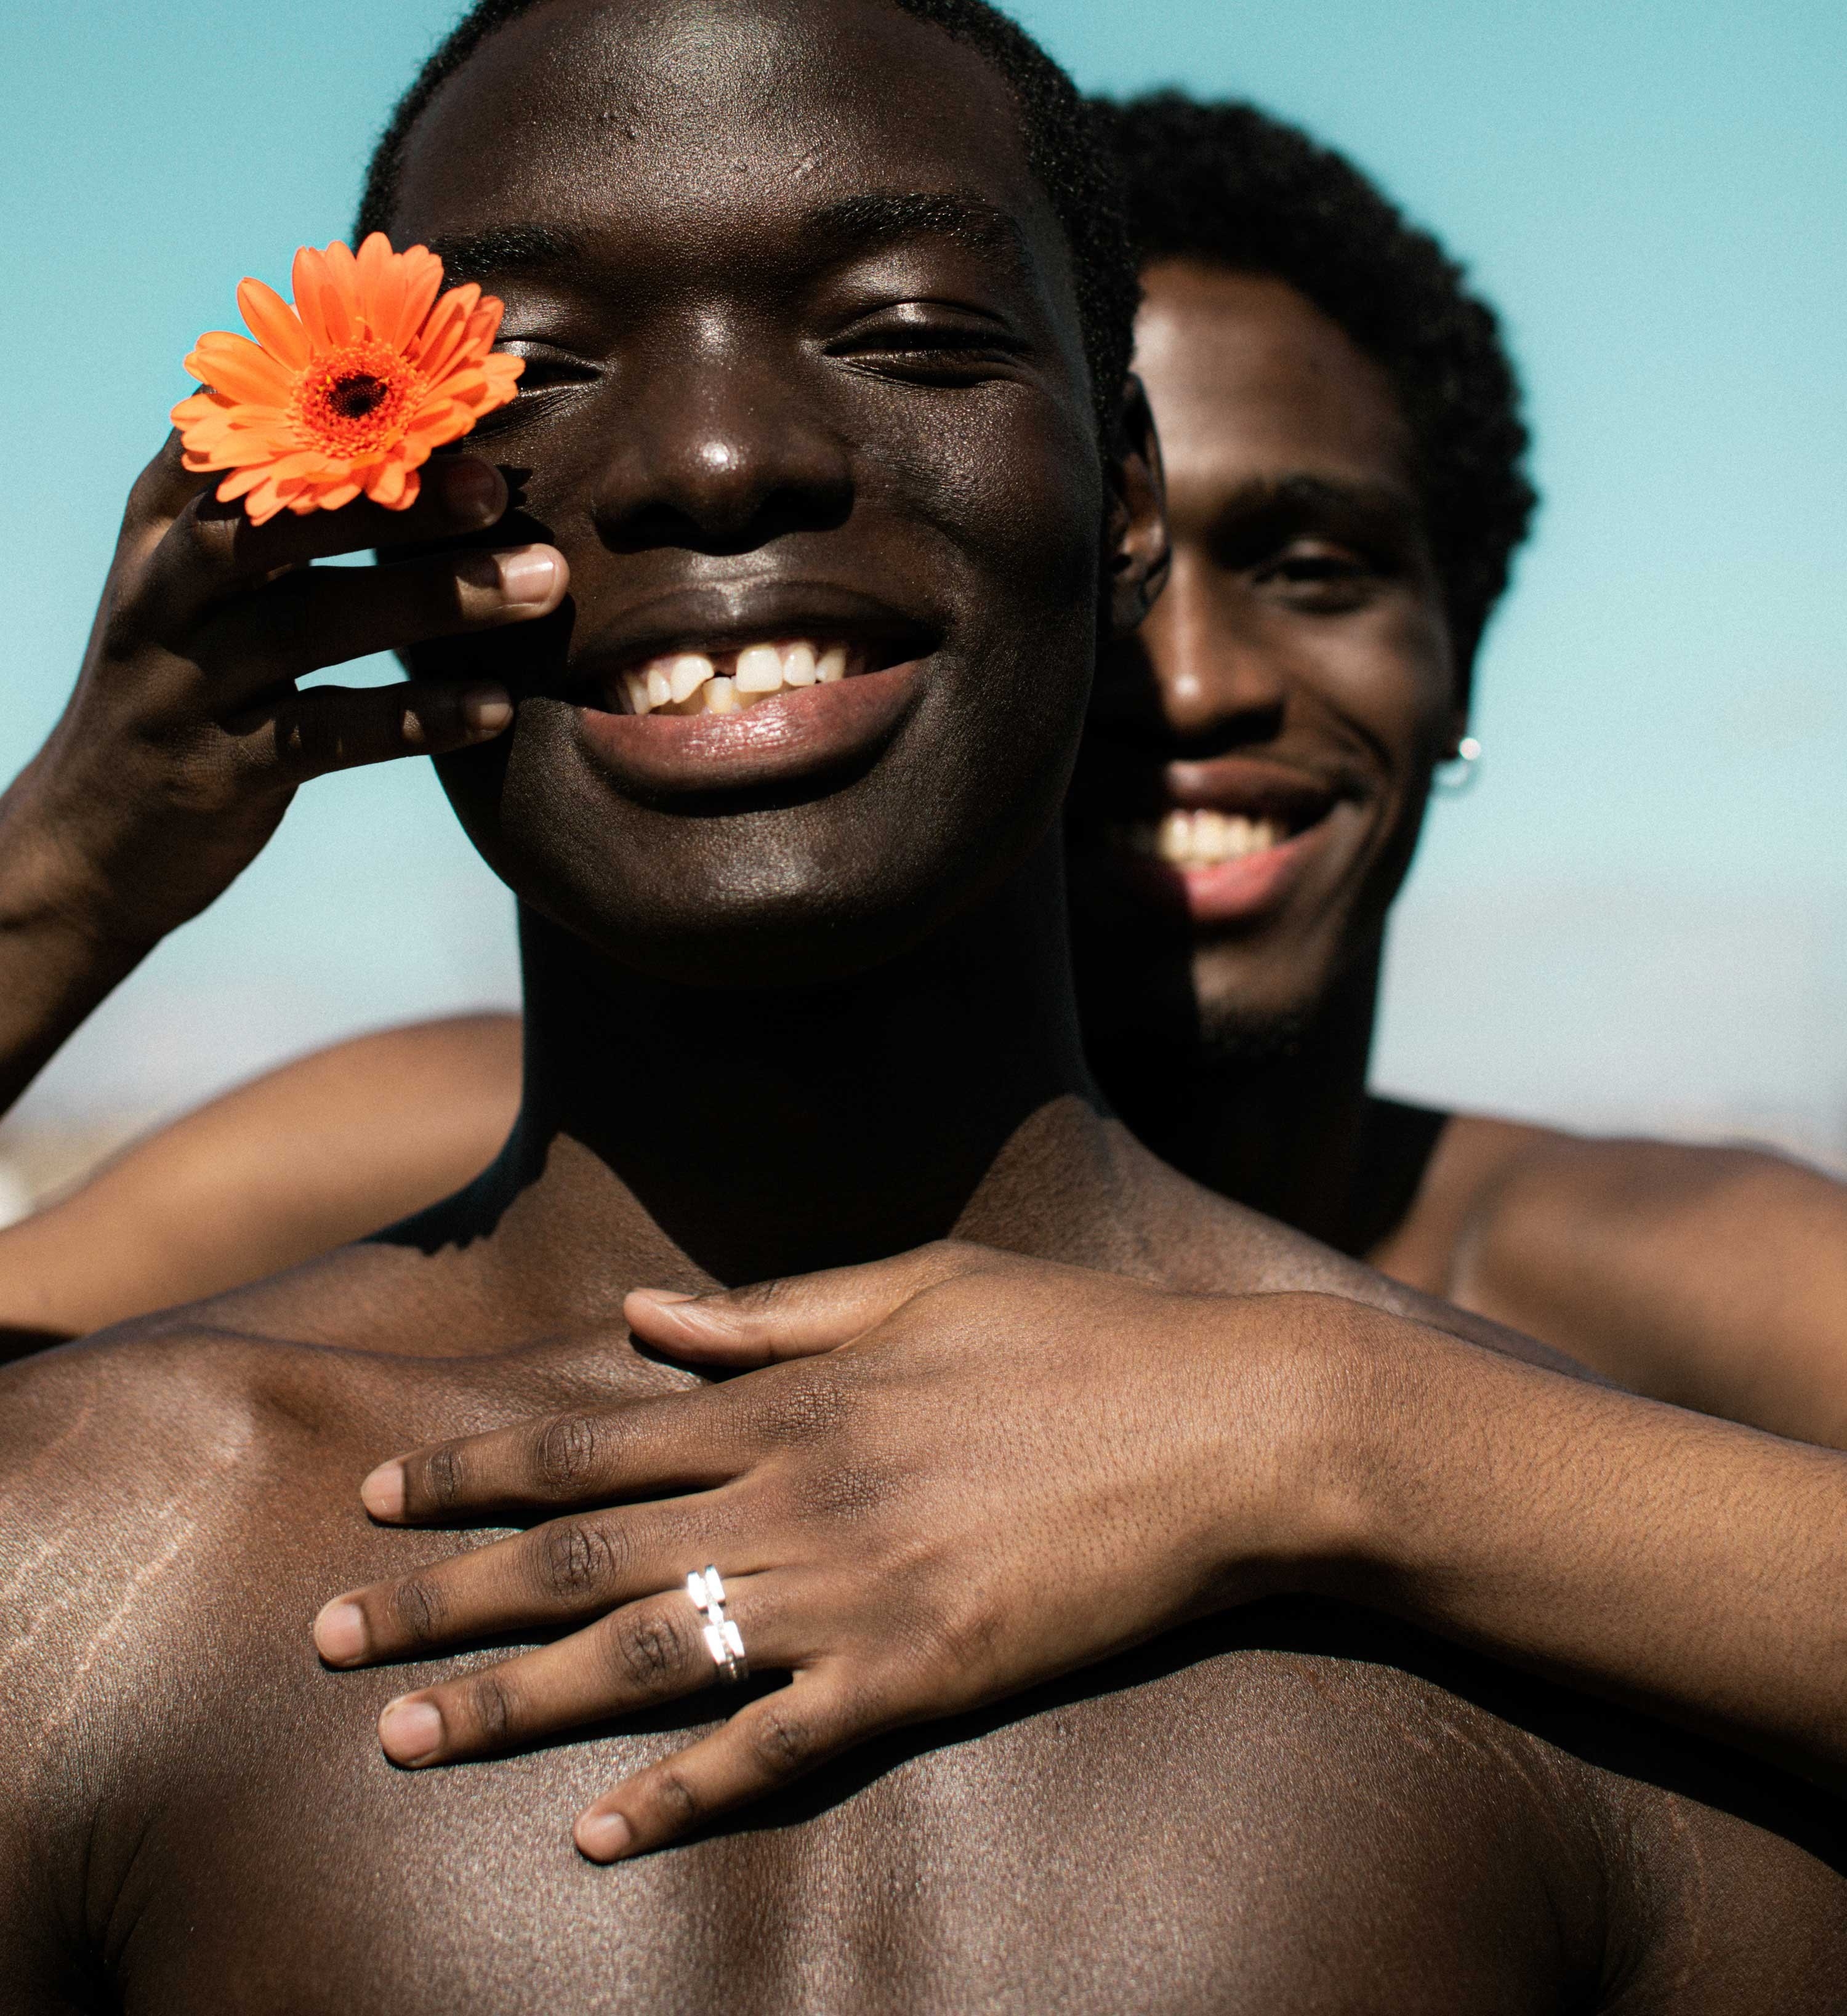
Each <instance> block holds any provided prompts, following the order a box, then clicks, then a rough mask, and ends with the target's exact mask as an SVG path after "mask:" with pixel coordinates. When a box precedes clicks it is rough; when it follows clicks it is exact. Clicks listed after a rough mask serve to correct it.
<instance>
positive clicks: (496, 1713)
mask: <svg viewBox="0 0 1847 2016" xmlns="http://www.w3.org/2000/svg"><path fill="white" fill-rule="evenodd" d="M467 1699H468V1713H469V1717H470V1720H471V1721H472V1722H473V1724H474V1726H475V1730H476V1733H477V1734H478V1735H479V1736H480V1737H481V1741H483V1742H484V1743H504V1742H506V1741H507V1739H508V1738H509V1737H510V1736H511V1735H512V1734H513V1726H514V1723H515V1719H516V1717H515V1704H514V1696H513V1689H512V1688H511V1687H509V1686H508V1685H507V1683H506V1681H505V1680H504V1679H502V1678H501V1676H499V1674H498V1673H483V1674H482V1675H481V1676H480V1677H479V1678H478V1679H474V1680H472V1681H470V1683H469V1687H468V1696H467Z"/></svg>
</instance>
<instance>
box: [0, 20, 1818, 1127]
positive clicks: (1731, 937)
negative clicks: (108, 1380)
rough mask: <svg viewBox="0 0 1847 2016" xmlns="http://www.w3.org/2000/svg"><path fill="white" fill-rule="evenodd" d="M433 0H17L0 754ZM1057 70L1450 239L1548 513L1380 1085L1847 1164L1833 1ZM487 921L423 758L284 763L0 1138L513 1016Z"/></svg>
mask: <svg viewBox="0 0 1847 2016" xmlns="http://www.w3.org/2000/svg"><path fill="white" fill-rule="evenodd" d="M456 11H457V9H456V8H455V6H454V5H452V4H451V0H386V4H383V5H381V4H380V0H268V4H266V5H253V4H251V0H188V4H187V5H184V6H180V5H166V4H153V0H140V4H135V0H85V4H84V5H81V6H78V7H62V8H59V7H52V6H49V5H41V4H27V0H13V5H11V6H10V7H9V9H8V10H7V13H6V15H5V49H6V57H5V63H4V65H3V66H0V163H3V164H4V168H3V171H0V187H3V188H4V190H5V229H4V230H0V318H3V323H0V328H3V332H4V342H5V355H7V356H8V357H9V358H10V359H11V360H12V363H11V368H10V369H9V371H8V372H7V373H6V383H5V387H4V390H0V417H3V420H4V427H5V433H4V437H3V438H4V440H5V443H6V445H7V446H8V448H9V451H10V463H11V467H10V481H9V483H8V484H6V486H5V493H4V496H3V498H0V542H3V543H0V550H3V551H4V553H5V560H4V562H3V563H0V598H3V601H0V618H3V621H4V625H5V628H4V633H3V634H4V635H5V639H6V644H7V648H6V652H5V658H4V660H3V661H0V664H3V666H4V669H3V670H0V682H3V685H0V691H4V693H5V700H6V704H5V707H4V709H3V710H0V770H3V771H4V772H5V773H7V774H10V772H12V771H13V769H16V768H17V766H18V765H20V763H22V762H23V761H24V760H25V759H26V758H27V756H29V755H30V754H31V751H32V750H33V749H34V747H35V746H36V744H37V743H38V740H39V738H40V737H41V736H42V735H43V733H44V732H45V729H47V728H48V727H49V725H50V723H51V722H52V718H53V717H54V715H55V714H56V710H57V708H58V707H59V703H60V701H61V700H62V698H63V693H64V692H65V690H66V689H67V686H68V684H69V682H70V679H71V677H72V675H73V674H74V670H75V668H76V665H77V659H78V656H79V653H80V652H81V648H82V643H83V639H84V635H85V631H86V629H87V628H88V621H89V617H90V612H91V610H92V606H93V604H94V601H95V593H96V590H97V588H98V585H99V583H100V581H101V579H102V577H103V571H104V567H105V565H106V560H107V556H108V551H109V547H110V541H111V538H112V535H113V528H114V525H115V523H116V520H117V517H118V516H119V513H120V509H121V499H122V497H123V495H124V492H125V491H126V489H127V487H128V484H129V482H130V481H131V478H132V477H133V475H134V473H135V470H136V469H137V468H138V467H139V466H140V464H141V463H142V461H144V460H145V459H146V456H147V455H149V453H150V452H152V451H153V448H154V447H155V446H156V445H157V443H158V442H159V441H160V437H161V434H162V431H163V429H164V412H165V410H166V409H167V406H168V405H170V404H171V401H173V400H174V399H175V398H176V397H178V396H179V395H181V394H182V393H183V392H184V391H185V390H186V389H188V387H187V384H186V381H185V380H184V379H183V378H182V375H181V373H180V371H179V369H178V365H179V359H180V358H181V357H182V355H183V354H184V352H185V349H186V348H187V347H188V345H189V343H190V341H191V340H192V339H193V337H194V336H195V335H196V333H198V332H199V331H200V329H204V328H207V327H214V326H225V325H226V324H227V322H229V320H230V319H232V316H233V313H234V311H233V308H232V299H231V296H232V287H233V286H234V284H235V283H236V280H237V279H238V277H239V275H241V274H243V273H244V272H257V273H260V274H261V275H264V276H265V277H266V278H268V279H271V280H272V281H275V282H277V283H283V282H284V280H285V279H286V268H287V263H288V259H289V257H290V253H291V252H292V250H293V247H295V246H296V245H297V243H301V241H303V240H304V239H314V240H316V241H318V242H324V241H325V240H326V239H328V238H329V237H331V236H334V235H336V234H339V233H343V232H344V231H345V229H346V228H347V224H348V221H349V220H350V218H351V209H352V202H353V197H354V195H355V191H356V189H357V185H358V175H359V171H360V166H361V164H362V160H363V157H364V155H365V150H366V148H367V145H368V143H369V140H370V139H371V138H372V136H373V135H374V133H375V132H376V130H377V128H378V127H379V125H380V121H382V119H383V116H384V113H385V111H386V110H387V105H388V103H389V102H390V100H391V98H392V96H393V95H394V93H395V92H397V90H398V88H401V85H403V83H404V82H405V81H407V80H408V78H409V74H410V73H411V71H412V68H413V67H414V65H415V63H416V60H417V59H418V58H419V56H420V55H421V54H422V53H423V51H424V50H425V49H427V47H428V46H429V45H430V43H431V41H433V40H434V38H435V37H436V36H437V34H439V32H440V31H441V30H442V29H443V28H444V27H445V26H446V24H447V23H448V21H449V20H451V19H452V16H453V14H454V13H455V12H456ZM1024 19H1025V20H1026V21H1027V22H1028V25H1029V26H1031V27H1033V28H1034V29H1035V31H1037V32H1038V33H1039V34H1041V35H1042V37H1043V38H1044V39H1045V40H1046V41H1047V42H1048V43H1049V44H1050V46H1051V48H1052V49H1053V51H1054V52H1056V53H1057V55H1058V56H1060V57H1061V58H1062V59H1063V60H1064V62H1065V63H1067V64H1068V65H1069V66H1070V67H1071V69H1072V70H1074V71H1075V74H1076V75H1077V77H1078V81H1079V82H1080V83H1082V84H1083V85H1086V86H1087V87H1089V88H1107V89H1114V90H1124V89H1130V88H1140V87H1145V86H1150V85H1157V84H1161V83H1164V82H1170V81H1177V82H1180V83H1183V84H1185V85H1188V86H1190V87H1191V88H1194V89H1196V90H1201V91H1205V92H1226V93H1236V94H1238V95H1247V96H1250V97H1252V98H1255V99H1257V100H1258V101H1259V102H1260V103H1264V104H1266V105H1267V106H1269V107H1271V108H1272V109H1273V110H1276V111H1278V112H1280V113H1284V115H1286V116H1288V117H1292V118H1295V119H1298V120H1300V121H1303V122H1304V123H1305V124H1308V125H1309V126H1310V127H1311V128H1313V129H1314V130H1316V131H1317V132H1319V133H1320V135H1322V136H1323V137H1324V138H1326V139H1330V140H1331V141H1333V142H1335V143H1336V144H1338V145H1339V146H1342V147H1343V148H1345V149H1347V150H1348V152H1349V153H1352V155H1354V156H1355V157H1356V159H1357V160H1359V162H1360V163H1361V164H1363V166H1364V167H1367V168H1368V169H1370V171H1373V172H1374V174H1375V175H1377V176H1378V177H1379V178H1381V180H1382V181H1383V182H1384V183H1385V185H1387V187H1388V189H1391V190H1392V191H1393V192H1394V193H1395V194H1396V195H1397V196H1398V197H1399V199H1400V200H1402V202H1403V203H1405V204H1406V205H1407V206H1408V207H1409V208H1410V210H1411V211H1413V213H1414V214H1417V216H1419V217H1420V218H1423V219H1424V221H1427V222H1428V223H1429V224H1431V225H1433V226H1434V227H1435V229H1437V230H1438V232H1439V233H1440V234H1441V235H1442V236H1443V237H1444V238H1445V239H1446V241H1447V242H1448V243H1449V245H1450V246H1451V247H1452V248H1453V250H1455V251H1456V252H1457V253H1458V254H1460V255H1461V256H1463V257H1464V258H1466V259H1467V261H1469V262H1470V263H1471V265H1472V266H1473V268H1474V272H1475V273H1476V275H1477V277H1478V282H1479V283H1480V284H1481V285H1482V287H1483V288H1484V289H1485V290H1486V291H1487V293H1489V296H1490V297H1492V299H1494V300H1495V301H1496V302H1497V303H1498V304H1500V307H1501V308H1502V310H1503V313H1504V315H1505V316H1506V319H1507V324H1508V326H1509V329H1510V333H1511V336H1512V339H1513V342H1514V347H1515V349H1516V351H1517V352H1518V357H1519V359H1520V362H1521V365H1522V368H1523V369H1524V371H1525V376H1526V379H1527V382H1528V386H1529V387H1530V391H1531V401H1532V416H1533V419H1534V422H1535V424H1536V429H1537V431H1538V434H1539V457H1538V465H1537V468H1538V475H1539V481H1540V484H1541V487H1542V488H1543V491H1545V494H1546V506H1545V510H1544V513H1543V517H1542V519H1541V521H1540V526H1539V534H1538V537H1537V538H1536V541H1535V542H1534V543H1533V545H1532V547H1531V548H1530V549H1529V550H1528V553H1527V556H1526V557H1525V561H1524V563H1523V564H1522V567H1521V571H1520V574H1519V575H1518V581H1517V584H1516V587H1515V589H1514V595H1513V596H1512V598H1511V599H1510V602H1509V603H1508V604H1507V607H1506V608H1505V610H1504V611H1503V615H1502V617H1501V619H1500V621H1499V623H1498V624H1497V625H1496V628H1495V630H1494V631H1493V632H1492V635H1491V636H1490V639H1489V646H1488V649H1487V652H1486V656H1485V663H1484V664H1483V666H1482V678H1481V681H1480V690H1481V705H1480V710H1479V715H1478V722H1477V726H1478V732H1479V733H1480V734H1481V736H1482V740H1483V741H1484V742H1485V744H1486V749H1487V754H1486V758H1485V762H1484V765H1483V773H1482V780H1481V783H1480V786H1479V788H1478V790H1475V791H1474V793H1473V794H1472V795H1471V796H1470V797H1467V798H1466V799H1464V800H1461V801H1457V802H1456V803H1453V804H1450V805H1444V806H1442V807H1441V808H1439V809H1438V812H1437V814H1436V815H1435V819H1434V822H1433V825H1432V828H1431V834H1430V837H1429V839H1428V841H1427V842H1426V845H1425V849H1424V855H1423V857H1422V859H1421V861H1420V865H1419V867H1418V869H1417V873H1416V877H1415V879H1414V883H1413V888H1412V891H1411V893H1410V895H1409V897H1408V898H1406V902H1405V905H1404V906H1403V910H1402V923H1401V926H1400V927H1399V931H1398V934H1397V938H1396V941H1395V953H1394V958H1393V961H1392V973H1391V977H1390V984H1389V988H1388V1013H1387V1017H1386V1024H1385V1028H1384V1035H1383V1039H1382V1046H1381V1076H1382V1077H1383V1078H1385V1079H1386V1080H1388V1081H1389V1082H1392V1083H1394V1084H1396V1085H1399V1086H1401V1087H1402V1088H1405V1089H1410V1090H1413V1091H1416V1092H1420V1093H1424V1094H1426V1095H1429V1096H1435V1097H1439V1098H1449V1099H1455V1100H1473V1101H1478V1102H1485V1103H1491V1104H1495V1105H1499V1106H1500V1107H1503V1108H1505V1109H1509V1110H1513V1111H1520V1112H1523V1113H1532V1114H1542V1115H1550V1116H1554V1117H1560V1118H1576V1119H1580V1120H1582V1121H1587V1122H1590V1123H1591V1124H1649V1125H1661V1126H1663V1127H1666V1128H1671V1129H1677V1130H1681V1131H1684V1130H1688V1129H1700V1128H1712V1129H1719V1130H1729V1129H1740V1128H1746V1129H1755V1130H1756V1131H1759V1132H1767V1133H1770V1134H1773V1135H1775V1136H1778V1137H1780V1138H1783V1139H1787V1140H1789V1141H1791V1142H1792V1143H1803V1144H1806V1145H1807V1146H1809V1147H1811V1148H1812V1149H1813V1150H1815V1151H1816V1152H1820V1153H1824V1154H1833V1155H1836V1156H1839V1155H1842V1154H1847V1035H1844V1033H1843V1032H1844V1031H1847V850H1844V846H1843V841H1844V837H1847V816H1844V814H1843V808H1842V785H1843V782H1844V781H1847V613H1844V612H1843V609H1842V588H1843V584H1844V580H1847V569H1844V567H1843V560H1844V556H1847V505H1844V503H1843V478H1844V476H1847V368H1844V346H1843V336H1842V330H1843V328H1844V327H1847V222H1844V221H1843V220H1844V217H1847V203H1844V201H1843V197H1844V196H1847V114H1844V113H1843V110H1842V96H1841V85H1842V78H1843V77H1847V8H1843V7H1842V5H1840V4H1839V0H1780V4H1779V0H1755V4H1751V5H1745V4H1738V3H1737V0H1673V4H1671V5H1670V4H1667V0H1647V3H1646V4H1644V0H1538V4H1534V0H1492V4H1490V0H1323V4H1322V5H1320V6H1319V7H1317V8H1316V9H1312V10H1305V9H1299V8H1282V7H1277V6H1274V5H1268V6H1257V5H1228V4H1226V0H1204V4H1200V3H1199V0H1176V4H1171V5H1160V4H1154V0H1138V4H1136V5H1126V6H1125V5H1107V6H1106V5H1100V4H1096V0H1035V4H1032V5H1029V6H1028V7H1026V8H1025V9H1024ZM512 993H513V965H512V956H511V944H510V929H509V903H508V901H507V899H506V898H505V896H504V895H503V893H502V891H500V890H499V887H498V885H497V884H494V883H492V882H491V880H489V878H488V877H487V875H486V873H485V871H484V870H483V869H481V868H480V867H479V866H478V865H477V863H476V862H475V861H474V859H473V855H472V854H470V851H468V849H467V848H466V846H465V844H463V841H461V839H460V837H459V835H458V834H457V833H456V832H455V830H454V828H453V826H452V824H451V823H450V821H449V819H448V815H447V812H446V810H445V808H444V807H443V805H442V804H441V797H440V794H438V792H437V790H436V788H435V786H434V779H431V778H430V777H429V776H427V775H424V774H421V773H419V771H418V770H417V769H415V768H412V767H411V766H409V765H400V766H394V767H393V768H392V769H388V770H386V771H381V772H367V773H363V774H361V775H359V776H354V777H351V778H347V779H335V780H330V781H329V782H327V783H322V784H320V785H318V786H316V787H314V788H313V789H312V790H311V791H310V792H308V793H307V794H304V797H303V798H302V800H301V801H300V802H299V803H298V805H297V809H296V810H295V812H293V814H292V815H291V816H290V821H289V822H288V823H287V825H286V827H285V829H284V832H283V837H282V838H281V839H280V840H279V842H278V843H277V844H276V845H275V847H274V848H272V851H271V852H270V853H269V855H267V856H266V857H265V859H264V860H263V861H261V862H260V863H259V864H258V865H257V867H256V868H255V869H253V870H252V871H251V872H250V874H249V875H247V877H245V878H244V880H243V881H242V882H241V883H240V884H239V885H238V887H236V889H234V890H233V891H232V892H231V894H230V895H229V896H228V897H227V898H225V899H224V901H222V902H221V903H220V904H219V905H218V906H217V908H216V909H214V910H213V911H212V912H211V913H209V914H208V915H207V916H206V917H205V918H204V919H203V920H201V921H200V922H199V923H196V925H194V926H193V927H191V929H189V931H186V932H185V933H182V934H181V935H180V936H179V937H178V938H177V939H176V940H175V941H173V942H171V944H170V945H167V947H165V948H164V949H163V950H162V951H161V952H160V953H158V954H157V956H156V957H155V958H154V959H153V960H151V961H150V962H149V964H148V965H147V967H146V968H144V969H143V970H142V972H141V973H140V974H138V975H137V976H136V977H135V979H134V980H133V981H131V983H130V984H129V985H128V987H127V988H125V989H124V991H123V992H122V994H121V995H120V996H119V997H118V999H117V1000H116V1001H115V1002H114V1003H112V1004H111V1005H110V1007H109V1008H108V1009H107V1010H105V1011H104V1013H103V1015H102V1016H101V1017H99V1018H98V1020H97V1021H96V1023H95V1024H94V1025H93V1026H92V1030H91V1031H88V1033H87V1034H86V1035H85V1037H84V1038H82V1039H79V1042H78V1043H77V1045H75V1046H73V1049H72V1050H71V1051H70V1053H67V1057H66V1058H65V1059H64V1060H62V1061H61V1062H60V1064H58V1065H57V1066H55V1067H53V1070H52V1072H51V1073H50V1074H49V1075H48V1076H47V1078H45V1081H44V1082H42V1083H41V1086H40V1087H39V1088H38V1089H37V1090H36V1091H35V1092H34V1093H33V1094H32V1095H31V1097H30V1099H29V1100H28V1102H27V1106H26V1107H24V1108H23V1109H22V1111H21V1114H20V1116H19V1118H18V1120H17V1121H16V1123H15V1124H16V1126H21V1127H25V1128H31V1127H34V1126H37V1127H39V1128H45V1127H49V1126H52V1125H64V1124H68V1123H70V1122H71V1121H85V1120H87V1119H88V1118H90V1117H92V1116H93V1115H95V1114H100V1113H104V1112H107V1111H120V1110H129V1111H134V1112H136V1113H152V1112H154V1111H160V1110H163V1109H166V1108H169V1107H172V1106H173V1105H174V1104H175V1103H178V1102H181V1101H182V1100H187V1099H189V1098H191V1097H193V1096H196V1095H197V1094H200V1093H203V1092H204V1091H206V1090H207V1089H211V1087H213V1086H214V1085H218V1084H220V1083H222V1082H226V1081H227V1080H228V1079H229V1078H232V1077H235V1076H236V1075H241V1074H242V1073H243V1072H245V1071H248V1070H249V1069H250V1068H252V1067H255V1066H256V1065H257V1064H261V1063H264V1062H266V1061H268V1060H270V1059H272V1058H273V1057H278V1056H280V1055H282V1054H284V1053H287V1052H289V1051H290V1050H292V1049H298V1048H301V1047H303V1046H306V1045H308V1044H310V1043H312V1042H316V1041H319V1040H321V1039H326V1038H330V1037H332V1036H333V1035H337V1034H340V1033H343V1032H344V1031H348V1030H351V1029H354V1028H361V1027H364V1026H367V1025H370V1024H376V1023H378V1022H380V1021H386V1020H388V1019H391V1018H392V1017H400V1016H408V1015H412V1014H416V1013H427V1012H435V1011H438V1010H446V1009H450V1008H454V1007H460V1006H472V1005H475V1004H477V1003H484V1002H494V1001H508V1000H510V999H511V998H512Z"/></svg>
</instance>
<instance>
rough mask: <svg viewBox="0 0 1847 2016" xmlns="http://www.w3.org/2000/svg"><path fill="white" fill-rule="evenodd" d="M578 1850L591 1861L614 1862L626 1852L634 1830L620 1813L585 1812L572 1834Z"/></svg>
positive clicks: (633, 1835)
mask: <svg viewBox="0 0 1847 2016" xmlns="http://www.w3.org/2000/svg"><path fill="white" fill-rule="evenodd" d="M574 1838H575V1839H576V1841H577V1845H578V1853H579V1854H580V1855H587V1856H589V1858H590V1859H591V1860H592V1862H614V1860H615V1859H616V1857H617V1856H619V1855H625V1854H627V1852H628V1849H629V1846H630V1844H631V1843H632V1841H634V1839H635V1830H634V1828H632V1827H631V1826H630V1825H629V1824H628V1822H627V1821H626V1820H624V1819H623V1817H622V1816H621V1814H620V1813H585V1814H584V1815H582V1816H581V1817H580V1819H579V1820H578V1823H577V1827H576V1830H575V1836H574Z"/></svg>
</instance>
